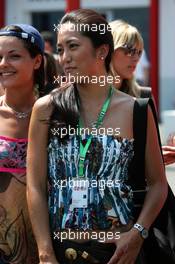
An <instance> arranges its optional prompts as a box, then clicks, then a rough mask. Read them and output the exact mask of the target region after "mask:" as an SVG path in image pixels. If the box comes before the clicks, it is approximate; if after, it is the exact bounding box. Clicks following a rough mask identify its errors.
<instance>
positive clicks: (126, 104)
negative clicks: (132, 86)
mask: <svg viewBox="0 0 175 264" xmlns="http://www.w3.org/2000/svg"><path fill="white" fill-rule="evenodd" d="M135 100H136V98H135V97H132V96H130V95H128V94H126V93H123V92H121V91H119V90H116V91H115V93H114V106H115V107H116V108H118V107H119V108H120V109H125V112H126V111H127V112H128V111H129V112H130V111H131V112H132V111H133V107H134V103H135Z"/></svg>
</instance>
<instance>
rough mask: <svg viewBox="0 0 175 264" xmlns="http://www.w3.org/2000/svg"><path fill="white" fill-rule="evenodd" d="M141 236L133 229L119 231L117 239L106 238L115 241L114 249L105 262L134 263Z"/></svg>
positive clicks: (109, 263) (140, 243)
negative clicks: (108, 259)
mask: <svg viewBox="0 0 175 264" xmlns="http://www.w3.org/2000/svg"><path fill="white" fill-rule="evenodd" d="M143 241H144V240H143V238H142V237H141V236H140V234H139V232H138V231H137V230H135V229H133V228H132V229H131V230H130V231H128V232H124V233H121V235H120V238H119V239H113V240H107V241H105V242H106V243H115V244H116V250H115V252H114V255H113V256H112V258H111V259H110V261H109V262H108V263H107V264H134V263H135V261H136V259H137V256H138V254H139V252H140V249H141V247H142V244H143Z"/></svg>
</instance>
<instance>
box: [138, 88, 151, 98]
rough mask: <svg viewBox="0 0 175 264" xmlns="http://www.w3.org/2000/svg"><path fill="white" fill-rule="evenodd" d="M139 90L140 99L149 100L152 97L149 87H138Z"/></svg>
mask: <svg viewBox="0 0 175 264" xmlns="http://www.w3.org/2000/svg"><path fill="white" fill-rule="evenodd" d="M139 89H140V97H141V98H151V97H152V89H151V87H139Z"/></svg>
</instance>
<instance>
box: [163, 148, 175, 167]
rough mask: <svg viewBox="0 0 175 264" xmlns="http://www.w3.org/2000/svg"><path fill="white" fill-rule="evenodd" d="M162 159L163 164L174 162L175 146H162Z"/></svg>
mask: <svg viewBox="0 0 175 264" xmlns="http://www.w3.org/2000/svg"><path fill="white" fill-rule="evenodd" d="M162 150H163V159H164V163H165V165H169V164H172V163H174V162H175V147H172V146H163V147H162Z"/></svg>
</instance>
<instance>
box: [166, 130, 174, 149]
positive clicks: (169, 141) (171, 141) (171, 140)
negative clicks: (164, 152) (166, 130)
mask: <svg viewBox="0 0 175 264" xmlns="http://www.w3.org/2000/svg"><path fill="white" fill-rule="evenodd" d="M167 145H168V146H174V147H175V132H173V133H171V134H169V136H168V139H167Z"/></svg>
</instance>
